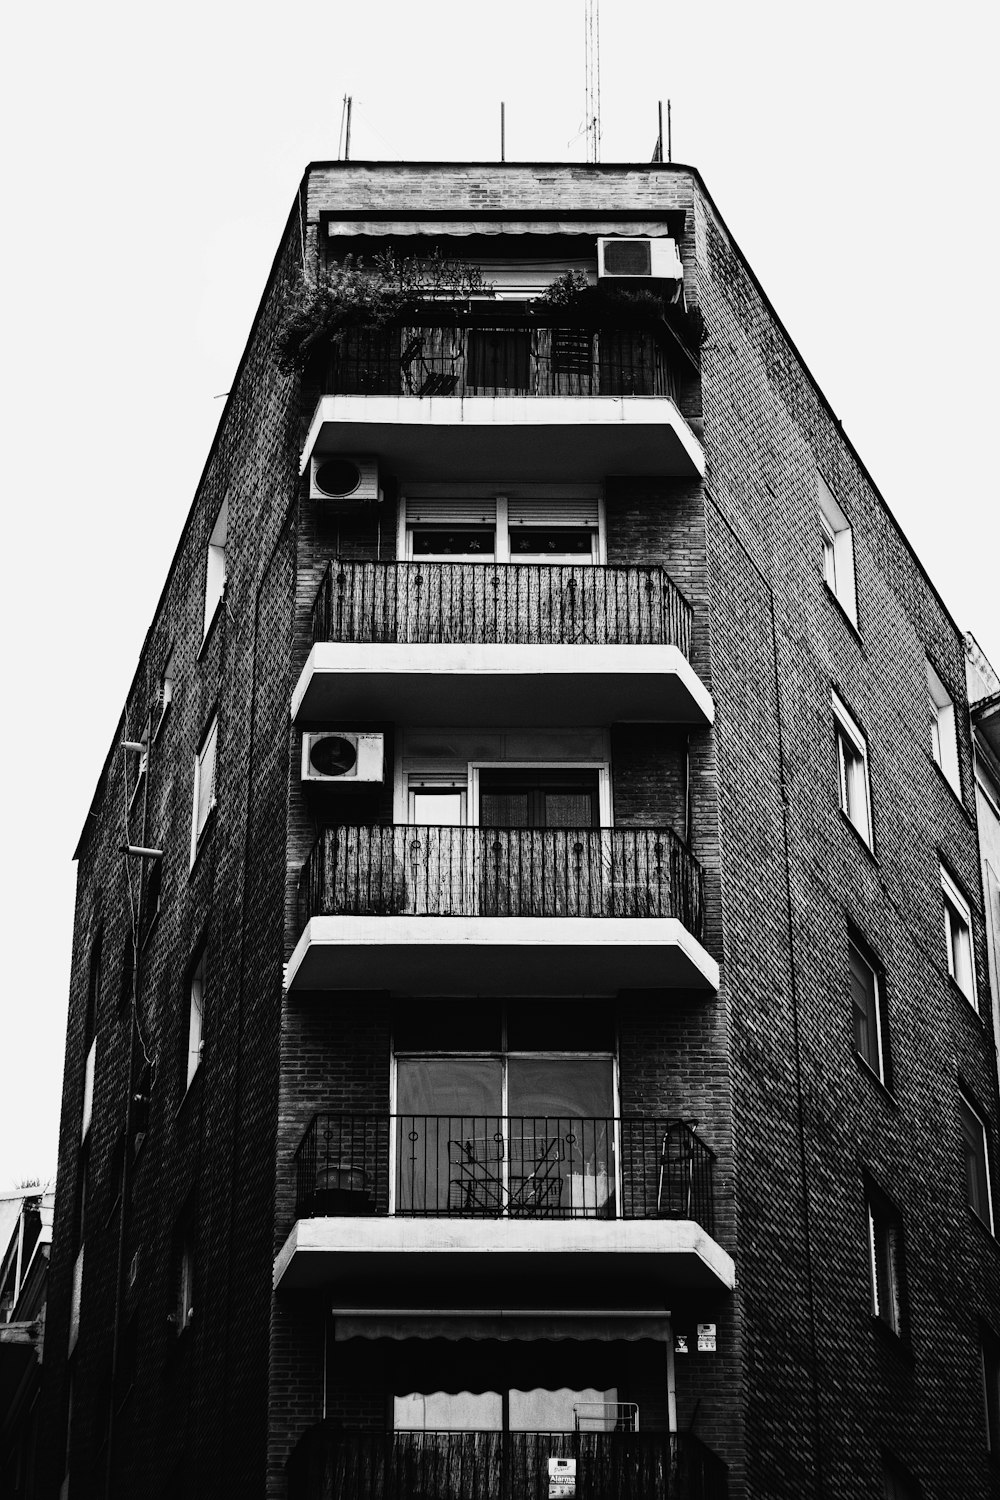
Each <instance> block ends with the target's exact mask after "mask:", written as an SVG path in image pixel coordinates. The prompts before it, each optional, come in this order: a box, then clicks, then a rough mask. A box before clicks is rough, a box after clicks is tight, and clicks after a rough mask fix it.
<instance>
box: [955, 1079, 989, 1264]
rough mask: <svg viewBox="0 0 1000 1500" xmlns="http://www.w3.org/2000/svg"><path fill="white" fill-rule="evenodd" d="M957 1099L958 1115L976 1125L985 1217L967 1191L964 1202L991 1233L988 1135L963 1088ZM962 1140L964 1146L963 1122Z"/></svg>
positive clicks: (963, 1129) (984, 1123) (981, 1119)
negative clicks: (983, 1180) (983, 1185)
mask: <svg viewBox="0 0 1000 1500" xmlns="http://www.w3.org/2000/svg"><path fill="white" fill-rule="evenodd" d="M958 1101H959V1113H960V1116H961V1115H963V1114H964V1115H966V1116H968V1117H969V1119H970V1120H971V1121H972V1122H973V1124H974V1125H975V1126H978V1130H977V1131H976V1146H977V1148H978V1149H977V1150H976V1155H977V1157H978V1158H979V1160H980V1161H981V1163H982V1173H983V1178H984V1179H985V1182H986V1217H985V1218H983V1216H982V1214H981V1213H980V1212H979V1210H978V1209H977V1208H976V1206H975V1204H973V1203H972V1202H970V1200H969V1197H968V1193H967V1194H966V1202H967V1203H968V1205H969V1209H970V1210H971V1212H972V1213H974V1214H975V1215H976V1217H977V1218H978V1219H979V1220H980V1221H981V1222H982V1223H983V1224H985V1225H986V1228H987V1229H988V1230H989V1231H990V1233H991V1234H993V1233H994V1220H993V1182H992V1173H991V1172H990V1142H989V1136H988V1134H987V1131H986V1121H985V1120H984V1119H983V1116H982V1115H981V1114H980V1113H979V1110H978V1109H977V1108H976V1106H975V1105H974V1104H973V1102H972V1100H971V1099H970V1098H969V1096H968V1094H967V1093H966V1092H965V1090H964V1089H959V1092H958ZM962 1140H963V1146H964V1145H965V1141H966V1135H965V1128H964V1124H963V1127H962Z"/></svg>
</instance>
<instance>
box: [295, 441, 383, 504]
mask: <svg viewBox="0 0 1000 1500" xmlns="http://www.w3.org/2000/svg"><path fill="white" fill-rule="evenodd" d="M309 498H310V499H311V500H323V501H325V502H326V503H327V504H330V505H371V504H373V503H374V502H376V501H379V500H381V499H382V491H381V489H380V488H379V482H378V459H377V458H372V456H371V455H370V454H366V455H361V454H357V453H330V454H326V455H325V456H324V457H322V458H311V459H310V460H309Z"/></svg>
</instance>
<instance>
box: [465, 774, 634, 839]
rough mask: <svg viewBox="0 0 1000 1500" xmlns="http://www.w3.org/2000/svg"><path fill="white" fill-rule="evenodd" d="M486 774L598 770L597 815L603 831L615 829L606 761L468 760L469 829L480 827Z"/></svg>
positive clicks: (609, 777) (609, 778) (609, 776)
mask: <svg viewBox="0 0 1000 1500" xmlns="http://www.w3.org/2000/svg"><path fill="white" fill-rule="evenodd" d="M483 771H539V772H541V773H543V774H545V773H548V772H552V771H560V772H561V771H596V772H597V810H598V812H597V815H598V819H599V823H600V827H601V828H612V827H613V826H614V819H613V817H612V809H611V764H610V762H609V761H606V760H556V761H552V760H550V761H540V760H470V761H469V803H468V818H469V827H470V828H478V827H479V782H480V778H481V776H482V773H483Z"/></svg>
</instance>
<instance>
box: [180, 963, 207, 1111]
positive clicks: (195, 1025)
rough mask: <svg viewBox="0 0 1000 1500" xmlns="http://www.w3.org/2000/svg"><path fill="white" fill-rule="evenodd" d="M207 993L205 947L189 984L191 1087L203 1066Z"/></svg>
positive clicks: (188, 1051) (187, 1084)
mask: <svg viewBox="0 0 1000 1500" xmlns="http://www.w3.org/2000/svg"><path fill="white" fill-rule="evenodd" d="M205 993H206V985H205V949H204V948H203V949H202V950H201V952H200V953H199V955H198V960H197V963H196V964H195V966H194V968H193V969H192V971H191V980H190V984H189V986H188V1046H187V1082H186V1085H185V1087H186V1088H190V1087H191V1083H192V1081H193V1079H194V1076H195V1074H196V1073H197V1071H198V1069H199V1068H200V1067H201V1058H202V1052H203V1051H204V1047H205Z"/></svg>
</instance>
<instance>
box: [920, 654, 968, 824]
mask: <svg viewBox="0 0 1000 1500" xmlns="http://www.w3.org/2000/svg"><path fill="white" fill-rule="evenodd" d="M927 709H928V714H929V717H930V726H931V754H932V755H933V757H934V759H935V760H936V761H937V763H938V765H939V766H940V767H941V770H942V771H943V772H944V774H945V777H946V779H947V781H948V783H949V785H950V786H951V789H952V791H953V792H954V793H955V795H956V796H958V797H960V796H961V795H962V782H961V778H960V775H959V769H958V736H957V734H956V731H955V705H954V703H953V702H952V701H951V698H950V697H949V695H948V689H947V688H946V687H945V685H944V683H943V682H942V681H941V679H940V677H939V676H938V674H937V673H936V672H935V670H934V668H933V667H932V666H931V664H930V662H928V663H927Z"/></svg>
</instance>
